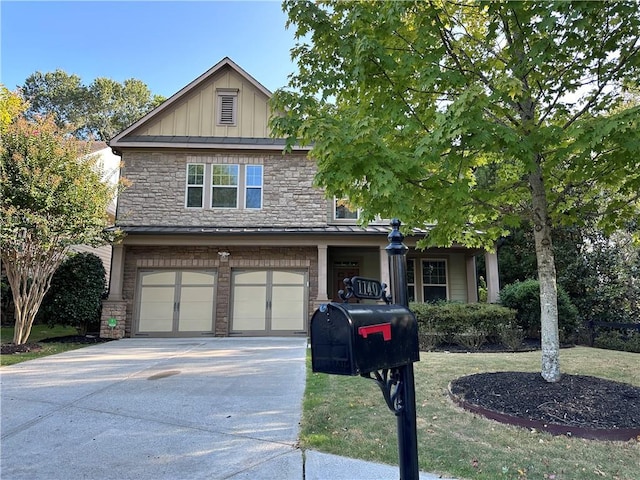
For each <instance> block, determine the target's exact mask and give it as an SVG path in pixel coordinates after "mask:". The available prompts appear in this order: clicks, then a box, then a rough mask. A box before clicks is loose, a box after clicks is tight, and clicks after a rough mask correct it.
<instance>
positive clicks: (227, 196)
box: [211, 165, 238, 208]
mask: <svg viewBox="0 0 640 480" xmlns="http://www.w3.org/2000/svg"><path fill="white" fill-rule="evenodd" d="M211 168H212V170H211V206H212V207H221V208H237V207H238V165H212V167H211Z"/></svg>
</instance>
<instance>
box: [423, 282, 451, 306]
mask: <svg viewBox="0 0 640 480" xmlns="http://www.w3.org/2000/svg"><path fill="white" fill-rule="evenodd" d="M423 292H424V301H425V302H437V301H438V300H446V299H447V287H434V286H430V287H424V288H423Z"/></svg>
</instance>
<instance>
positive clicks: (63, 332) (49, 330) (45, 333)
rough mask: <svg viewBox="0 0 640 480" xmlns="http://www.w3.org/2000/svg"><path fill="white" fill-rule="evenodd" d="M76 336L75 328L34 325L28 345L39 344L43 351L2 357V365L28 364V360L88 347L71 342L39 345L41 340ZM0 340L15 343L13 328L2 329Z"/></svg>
mask: <svg viewBox="0 0 640 480" xmlns="http://www.w3.org/2000/svg"><path fill="white" fill-rule="evenodd" d="M76 334H77V330H76V329H75V327H63V326H60V325H56V326H54V327H49V326H48V325H34V326H33V328H32V329H31V335H29V339H28V341H27V343H37V344H38V345H39V346H40V347H42V349H41V350H38V351H31V352H22V353H13V354H11V355H0V365H2V366H5V365H15V364H16V363H21V362H26V361H27V360H34V359H36V358H41V357H46V356H48V355H54V354H56V353H62V352H66V351H69V350H75V349H77V348H82V347H86V346H87V344H82V343H71V342H47V343H39V342H40V341H41V340H44V339H47V338H55V337H66V336H67V335H76ZM0 339H1V341H2V343H9V342H11V341H13V327H2V328H0Z"/></svg>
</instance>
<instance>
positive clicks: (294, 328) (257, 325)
mask: <svg viewBox="0 0 640 480" xmlns="http://www.w3.org/2000/svg"><path fill="white" fill-rule="evenodd" d="M231 281H232V302H231V329H232V332H233V333H236V334H245V335H259V334H262V335H289V334H295V333H306V318H307V298H308V281H307V272H306V271H304V270H233V271H232V273H231Z"/></svg>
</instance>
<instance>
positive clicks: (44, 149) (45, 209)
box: [0, 117, 117, 344]
mask: <svg viewBox="0 0 640 480" xmlns="http://www.w3.org/2000/svg"><path fill="white" fill-rule="evenodd" d="M86 147H87V146H86V144H85V143H83V142H79V141H78V140H76V139H74V138H72V137H69V136H68V135H66V134H65V132H64V131H61V130H59V129H58V128H57V127H56V125H55V124H54V122H53V121H52V119H51V118H38V119H37V120H36V121H35V122H29V121H27V120H26V119H24V118H22V117H19V118H17V119H15V121H14V122H13V123H11V125H10V126H9V127H8V129H7V130H6V131H5V132H3V133H2V142H1V146H0V197H1V204H0V256H1V259H2V263H3V265H4V267H5V269H6V274H7V277H8V280H9V283H10V285H11V291H12V292H13V300H14V303H15V305H16V309H15V314H16V315H15V316H16V338H15V339H14V343H16V344H21V343H24V342H26V340H27V338H28V336H29V332H30V330H31V326H32V324H33V321H34V318H35V315H36V313H37V311H38V308H39V306H40V302H41V301H42V298H43V297H44V294H45V293H46V291H47V289H48V288H49V281H50V279H51V276H52V275H53V273H54V272H55V270H56V269H57V268H58V266H59V265H60V264H61V263H62V261H63V260H64V258H65V254H66V251H67V249H68V247H69V246H71V245H77V244H85V245H92V246H97V245H102V244H105V243H107V242H108V241H110V240H111V238H112V235H111V234H107V233H106V232H105V227H106V226H107V223H108V217H107V212H106V209H107V206H108V204H109V203H110V202H111V199H112V198H113V196H114V195H115V193H116V189H117V187H114V186H111V185H109V184H107V183H105V182H102V179H101V172H100V171H99V169H98V168H97V166H96V161H95V158H94V157H92V156H87V155H86V154H87V150H86Z"/></svg>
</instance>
